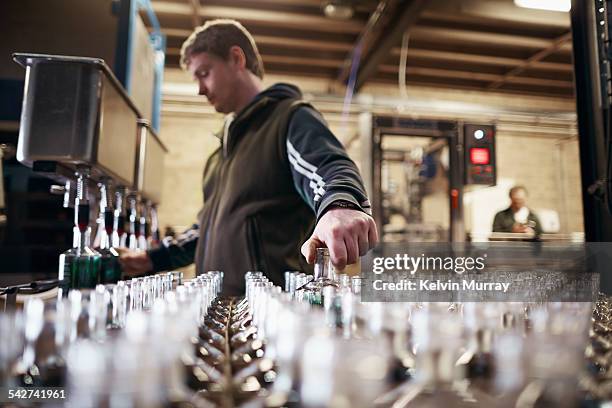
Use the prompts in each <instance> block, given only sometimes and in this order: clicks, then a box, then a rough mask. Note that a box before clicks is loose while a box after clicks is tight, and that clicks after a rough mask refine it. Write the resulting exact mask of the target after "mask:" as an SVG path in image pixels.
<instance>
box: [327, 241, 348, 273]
mask: <svg viewBox="0 0 612 408" xmlns="http://www.w3.org/2000/svg"><path fill="white" fill-rule="evenodd" d="M327 247H328V248H329V257H330V258H331V261H332V264H333V265H334V266H335V267H336V268H338V269H344V268H345V267H346V260H347V256H348V255H347V252H346V244H345V243H344V239H342V238H339V239H338V238H335V239H333V240H332V242H331V243H330V242H328V243H327Z"/></svg>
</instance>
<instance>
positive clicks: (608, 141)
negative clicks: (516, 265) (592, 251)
mask: <svg viewBox="0 0 612 408" xmlns="http://www.w3.org/2000/svg"><path fill="white" fill-rule="evenodd" d="M611 12H612V2H611V1H610V0H573V1H572V8H571V23H572V40H573V44H572V45H573V53H574V76H575V83H576V111H577V114H578V130H579V145H580V170H581V178H582V188H583V192H582V202H583V212H584V232H585V237H586V241H587V242H612V177H611V176H612V114H611V112H612V82H611V81H612V74H611V72H610V62H611V60H612V46H611V45H610V44H611V43H610V39H611V38H612V33H611V28H612V27H611V24H610V22H611V20H610V16H611ZM600 279H601V281H600V290H601V291H602V292H604V293H607V294H612V273H610V271H609V270H606V271H603V272H602V273H601V275H600Z"/></svg>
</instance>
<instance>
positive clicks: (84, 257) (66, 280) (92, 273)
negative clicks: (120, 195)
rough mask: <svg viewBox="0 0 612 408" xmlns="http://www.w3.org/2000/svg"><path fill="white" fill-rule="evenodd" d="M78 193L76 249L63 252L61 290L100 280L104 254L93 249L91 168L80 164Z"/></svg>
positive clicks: (87, 286)
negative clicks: (90, 197) (89, 184)
mask: <svg viewBox="0 0 612 408" xmlns="http://www.w3.org/2000/svg"><path fill="white" fill-rule="evenodd" d="M76 176H77V194H76V198H75V203H74V223H75V228H74V229H73V234H74V235H73V248H71V249H69V250H68V251H66V252H64V253H63V254H61V255H60V261H59V281H60V293H61V295H62V296H65V294H67V291H68V289H78V288H91V289H93V288H95V287H96V285H97V284H98V281H99V279H100V276H99V275H100V266H101V262H100V261H101V256H100V254H99V253H98V252H96V251H94V250H93V249H91V248H90V237H91V227H90V225H89V214H90V207H89V200H88V183H89V169H88V168H86V167H79V168H78V169H77V172H76Z"/></svg>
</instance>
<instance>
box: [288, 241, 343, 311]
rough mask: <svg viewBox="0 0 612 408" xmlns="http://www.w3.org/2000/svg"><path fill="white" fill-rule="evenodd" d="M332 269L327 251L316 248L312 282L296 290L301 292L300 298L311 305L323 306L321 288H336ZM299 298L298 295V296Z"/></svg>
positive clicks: (336, 284)
mask: <svg viewBox="0 0 612 408" xmlns="http://www.w3.org/2000/svg"><path fill="white" fill-rule="evenodd" d="M333 270H334V267H333V265H332V263H331V259H330V257H329V249H327V248H317V252H316V255H315V265H314V280H312V281H310V282H308V283H306V284H305V285H303V286H301V287H300V288H298V289H297V291H301V292H302V295H301V298H302V299H303V300H304V301H307V302H309V303H310V304H312V305H318V306H322V305H323V288H324V287H326V286H333V287H336V288H337V287H338V283H337V282H335V281H334V279H333ZM298 297H300V295H298Z"/></svg>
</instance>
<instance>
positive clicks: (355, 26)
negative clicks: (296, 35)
mask: <svg viewBox="0 0 612 408" xmlns="http://www.w3.org/2000/svg"><path fill="white" fill-rule="evenodd" d="M151 4H152V6H153V10H154V11H155V14H157V15H158V16H163V15H178V16H185V17H188V16H190V15H191V13H192V10H191V6H189V5H187V4H182V3H171V2H166V1H153V2H152V3H151ZM199 16H200V18H202V19H203V20H210V19H216V18H227V19H234V20H238V21H240V22H241V23H242V24H244V25H250V24H252V25H265V26H267V27H277V28H301V29H308V30H315V31H321V32H330V33H354V34H357V33H359V31H361V27H362V26H363V22H361V21H359V20H355V19H353V20H334V21H331V20H330V19H328V18H326V17H323V16H315V15H307V14H300V13H289V12H282V11H269V10H258V9H255V8H249V9H246V8H239V7H222V6H200V8H199Z"/></svg>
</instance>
